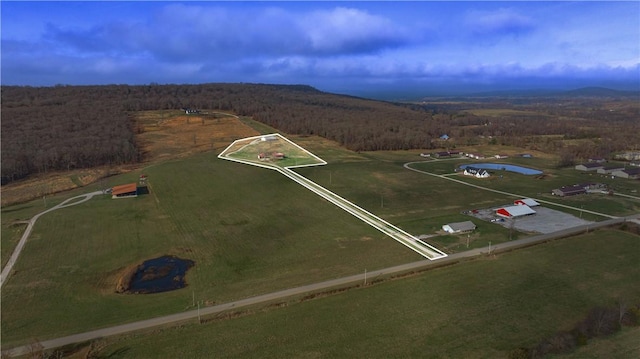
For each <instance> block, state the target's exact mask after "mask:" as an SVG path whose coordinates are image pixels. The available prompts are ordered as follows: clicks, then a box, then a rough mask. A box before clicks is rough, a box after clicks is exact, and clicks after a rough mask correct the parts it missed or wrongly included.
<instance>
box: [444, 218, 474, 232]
mask: <svg viewBox="0 0 640 359" xmlns="http://www.w3.org/2000/svg"><path fill="white" fill-rule="evenodd" d="M474 229H476V225H475V224H473V222H471V221H465V222H455V223H449V224H445V225H444V226H442V230H443V231H445V232H447V233H463V232H471V231H473V230H474Z"/></svg>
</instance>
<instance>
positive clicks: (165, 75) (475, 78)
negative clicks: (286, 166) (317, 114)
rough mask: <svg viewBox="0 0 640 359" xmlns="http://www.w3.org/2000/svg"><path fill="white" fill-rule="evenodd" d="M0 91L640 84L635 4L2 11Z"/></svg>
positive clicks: (11, 5) (13, 7) (73, 6)
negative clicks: (216, 85) (220, 85)
mask: <svg viewBox="0 0 640 359" xmlns="http://www.w3.org/2000/svg"><path fill="white" fill-rule="evenodd" d="M0 6H1V14H2V18H1V20H2V32H1V37H2V44H1V45H2V73H1V75H2V84H4V85H32V86H51V85H55V84H72V85H76V84H123V83H126V84H148V83H151V82H155V83H160V84H164V83H180V84H183V83H204V82H252V83H284V84H309V85H312V86H314V87H316V88H318V89H320V90H324V91H330V92H338V93H348V94H356V95H360V94H366V93H372V92H384V91H387V92H393V91H398V92H402V91H419V92H423V93H425V94H436V93H438V92H440V93H455V92H473V91H484V90H494V89H529V88H559V89H562V88H566V89H570V88H576V87H581V86H607V87H612V88H617V89H639V88H640V2H637V1H628V2H564V1H558V2H520V1H518V2H505V1H502V2H460V1H455V2H451V1H448V2H444V1H441V2H415V1H414V2H382V1H379V2H362V1H355V2H354V1H348V2H347V1H343V2H328V1H305V2H291V1H286V2H271V1H261V2H125V1H111V2H10V1H9V2H8V1H2V3H1V5H0Z"/></svg>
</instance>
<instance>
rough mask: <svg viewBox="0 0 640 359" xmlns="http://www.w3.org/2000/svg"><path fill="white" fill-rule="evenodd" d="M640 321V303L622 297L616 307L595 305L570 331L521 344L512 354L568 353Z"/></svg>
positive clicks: (519, 358) (522, 358)
mask: <svg viewBox="0 0 640 359" xmlns="http://www.w3.org/2000/svg"><path fill="white" fill-rule="evenodd" d="M638 324H640V306H639V305H635V306H628V305H627V304H626V303H625V302H623V301H620V302H618V303H617V304H616V305H615V306H612V307H596V308H593V309H592V310H591V311H589V313H588V314H587V316H586V317H585V318H584V319H583V320H582V321H581V322H579V323H577V324H576V325H575V326H574V328H573V329H571V330H570V331H561V332H558V333H556V334H555V335H553V336H551V337H549V338H546V339H544V340H542V341H541V342H540V343H538V344H537V345H536V346H534V347H532V348H518V349H516V350H513V351H512V352H511V353H510V354H509V358H511V359H529V358H544V357H546V356H548V355H549V354H565V353H570V352H572V351H573V350H574V349H575V348H576V347H578V346H582V345H586V344H587V342H588V340H589V339H592V338H598V337H605V336H608V335H611V334H614V333H616V332H618V331H619V330H620V329H621V328H622V327H623V326H637V325H638Z"/></svg>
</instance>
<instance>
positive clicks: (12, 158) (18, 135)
mask: <svg viewBox="0 0 640 359" xmlns="http://www.w3.org/2000/svg"><path fill="white" fill-rule="evenodd" d="M184 107H189V108H198V109H213V110H223V111H232V112H234V113H236V114H238V115H244V116H253V117H254V119H256V120H258V121H262V122H264V123H266V124H269V125H271V126H273V127H276V128H278V129H279V130H281V131H283V132H286V133H297V134H318V135H320V136H323V137H326V138H330V139H333V140H336V141H338V142H340V143H341V144H343V145H345V146H347V147H348V148H351V149H354V150H379V149H399V148H416V147H428V146H429V143H430V139H431V138H432V137H434V136H437V134H438V133H439V132H441V131H442V130H443V129H444V128H443V127H444V122H442V123H438V122H433V121H428V120H430V119H431V116H430V113H429V112H427V111H423V110H414V109H409V108H406V107H402V106H396V105H393V104H390V103H386V102H379V101H371V100H365V99H358V98H353V97H346V96H339V95H333V94H327V93H323V92H320V91H318V90H316V89H314V88H312V87H308V86H298V85H293V86H285V85H257V84H205V85H148V86H126V85H112V86H56V87H46V88H36V87H14V86H9V87H7V86H4V87H2V183H7V182H10V181H12V180H16V179H20V178H23V177H25V176H28V175H29V174H31V173H36V172H46V171H50V170H59V169H71V168H84V167H92V166H98V165H104V164H123V163H132V162H136V161H139V160H140V154H139V149H138V145H137V144H136V140H135V135H134V132H135V124H133V123H131V121H130V119H129V116H128V114H130V113H132V112H134V111H141V110H156V109H180V108H184ZM427 124H429V125H427Z"/></svg>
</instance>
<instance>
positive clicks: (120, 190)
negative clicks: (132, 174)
mask: <svg viewBox="0 0 640 359" xmlns="http://www.w3.org/2000/svg"><path fill="white" fill-rule="evenodd" d="M137 196H138V185H137V184H136V183H127V184H123V185H119V186H114V187H113V188H112V189H111V198H127V197H137Z"/></svg>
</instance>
